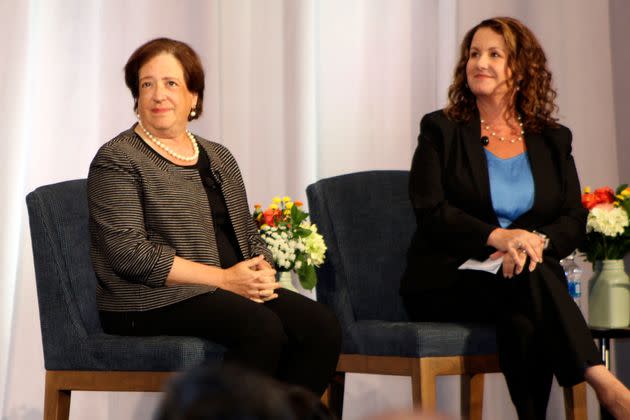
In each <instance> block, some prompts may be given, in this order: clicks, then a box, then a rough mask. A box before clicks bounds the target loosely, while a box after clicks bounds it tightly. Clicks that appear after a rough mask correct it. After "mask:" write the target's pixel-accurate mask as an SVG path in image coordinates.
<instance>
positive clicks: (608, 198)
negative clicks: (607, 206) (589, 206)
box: [593, 187, 615, 204]
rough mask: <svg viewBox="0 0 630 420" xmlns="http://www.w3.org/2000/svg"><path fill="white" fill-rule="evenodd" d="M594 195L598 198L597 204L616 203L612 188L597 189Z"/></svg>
mask: <svg viewBox="0 0 630 420" xmlns="http://www.w3.org/2000/svg"><path fill="white" fill-rule="evenodd" d="M593 194H594V195H595V197H596V198H597V203H598V204H602V203H612V202H614V201H615V191H613V189H612V188H610V187H601V188H598V189H596V190H595V191H594V192H593Z"/></svg>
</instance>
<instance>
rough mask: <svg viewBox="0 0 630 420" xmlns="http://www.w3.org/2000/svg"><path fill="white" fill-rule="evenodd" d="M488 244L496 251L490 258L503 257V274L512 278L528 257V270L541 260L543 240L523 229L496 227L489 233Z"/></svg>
mask: <svg viewBox="0 0 630 420" xmlns="http://www.w3.org/2000/svg"><path fill="white" fill-rule="evenodd" d="M488 245H490V246H491V247H493V248H495V249H496V250H497V251H496V252H494V253H493V254H492V255H490V258H492V259H497V258H500V257H503V267H502V268H503V276H504V277H506V278H512V277H513V276H514V275H517V274H520V273H521V272H522V271H523V269H524V268H525V264H526V263H527V258H529V271H534V270H535V269H536V264H539V263H542V261H543V249H544V246H545V240H544V239H543V238H541V237H540V236H539V235H537V234H535V233H532V232H529V231H527V230H524V229H503V228H497V229H495V230H493V231H492V233H490V236H489V237H488Z"/></svg>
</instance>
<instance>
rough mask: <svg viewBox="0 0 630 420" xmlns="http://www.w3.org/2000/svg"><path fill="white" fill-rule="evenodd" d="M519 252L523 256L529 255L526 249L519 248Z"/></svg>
mask: <svg viewBox="0 0 630 420" xmlns="http://www.w3.org/2000/svg"><path fill="white" fill-rule="evenodd" d="M518 251H519V252H520V253H521V254H527V250H526V249H525V248H519V249H518Z"/></svg>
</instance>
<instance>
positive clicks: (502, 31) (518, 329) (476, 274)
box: [401, 18, 630, 419]
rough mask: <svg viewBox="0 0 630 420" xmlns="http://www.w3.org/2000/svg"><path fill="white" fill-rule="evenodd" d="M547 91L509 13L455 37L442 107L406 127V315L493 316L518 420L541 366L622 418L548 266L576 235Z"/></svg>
mask: <svg viewBox="0 0 630 420" xmlns="http://www.w3.org/2000/svg"><path fill="white" fill-rule="evenodd" d="M555 96H556V92H555V91H554V90H553V88H552V86H551V73H550V72H549V70H548V69H547V66H546V58H545V54H544V52H543V50H542V48H541V47H540V45H539V43H538V41H537V40H536V38H535V37H534V35H533V34H532V33H531V31H530V30H529V29H528V28H527V27H525V26H524V25H523V24H522V23H521V22H519V21H518V20H516V19H512V18H493V19H488V20H485V21H483V22H481V23H480V24H479V25H477V26H475V27H474V28H472V29H471V30H470V31H469V32H468V33H467V34H466V36H465V38H464V40H463V42H462V46H461V56H460V59H459V62H458V64H457V67H456V69H455V76H454V81H453V83H452V85H451V86H450V88H449V103H448V106H447V107H446V108H445V109H444V110H440V111H436V112H433V113H431V114H428V115H425V116H424V118H423V119H422V122H421V124H420V137H419V145H418V148H417V149H416V152H415V155H414V157H413V163H412V167H411V175H410V185H409V189H410V195H411V201H412V204H413V206H414V209H415V213H416V219H417V231H416V233H415V236H414V238H413V241H412V245H411V248H410V250H409V256H408V265H407V269H406V273H405V276H404V278H403V280H402V284H401V294H402V296H403V297H404V300H405V304H406V307H407V310H408V312H409V314H410V317H411V318H412V319H413V320H418V321H473V322H474V321H481V322H492V323H495V324H496V327H497V340H498V351H499V361H500V365H501V369H502V371H503V374H504V375H505V378H506V381H507V385H508V389H509V392H510V396H511V398H512V401H513V403H514V405H515V406H516V410H517V412H518V416H519V418H520V419H543V418H545V413H546V409H547V403H548V400H549V392H550V389H551V382H552V377H553V375H555V376H556V378H557V380H558V382H559V383H560V384H561V385H562V386H572V385H575V384H577V383H579V382H581V381H584V380H586V381H587V382H588V383H589V384H590V385H591V386H592V387H593V388H594V389H595V391H596V393H597V396H598V398H599V400H600V401H601V402H602V403H603V404H604V405H605V406H606V407H607V408H608V409H609V410H610V412H611V413H612V414H613V415H614V416H615V417H617V418H626V419H627V418H630V392H628V390H627V389H626V387H625V386H624V385H623V384H622V383H621V382H619V381H618V380H617V379H616V378H615V377H614V376H613V375H612V374H611V373H610V372H609V371H608V370H607V369H606V368H605V367H604V366H603V365H602V361H601V358H600V356H599V354H598V351H597V349H596V347H595V346H594V344H593V339H592V337H591V335H590V332H589V329H588V327H587V325H586V323H585V321H584V318H583V317H582V314H581V312H580V311H579V309H578V307H577V306H576V305H575V304H574V303H573V301H572V299H571V297H570V296H569V294H568V292H567V284H566V278H565V276H564V273H563V270H562V268H561V266H560V264H559V260H560V259H561V258H563V257H565V256H566V255H568V254H569V253H571V252H572V251H573V250H574V249H575V248H576V247H577V245H578V244H579V243H580V241H581V240H582V239H583V235H584V233H585V223H586V211H585V210H584V209H583V208H582V205H581V202H580V186H579V181H578V177H577V173H576V169H575V164H574V162H573V157H572V156H571V132H570V131H569V129H567V128H566V127H564V126H562V125H559V124H558V123H557V122H556V121H557V120H556V118H554V117H553V116H552V114H553V113H554V112H555V110H556V105H555V104H554V99H555ZM480 261H485V262H487V263H489V265H492V263H495V264H494V266H495V268H496V269H498V272H496V274H495V272H493V270H492V268H487V267H486V270H487V271H484V270H483V268H484V267H480V264H479V262H480ZM465 262H468V263H469V264H468V265H467V266H468V267H469V268H468V269H464V267H461V268H460V266H462V264H464V263H465Z"/></svg>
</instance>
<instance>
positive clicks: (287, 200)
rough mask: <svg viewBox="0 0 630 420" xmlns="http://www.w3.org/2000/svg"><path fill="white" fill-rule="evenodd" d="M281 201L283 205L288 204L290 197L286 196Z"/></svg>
mask: <svg viewBox="0 0 630 420" xmlns="http://www.w3.org/2000/svg"><path fill="white" fill-rule="evenodd" d="M282 201H284V202H285V203H288V202H289V201H291V197H289V196H288V195H285V196H284V197H282Z"/></svg>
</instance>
